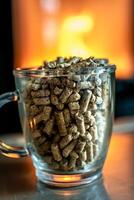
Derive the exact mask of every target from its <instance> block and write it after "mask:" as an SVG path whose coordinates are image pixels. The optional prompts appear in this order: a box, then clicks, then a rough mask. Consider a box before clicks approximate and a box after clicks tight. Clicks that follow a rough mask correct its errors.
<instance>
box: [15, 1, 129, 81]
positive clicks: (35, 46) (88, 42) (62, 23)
mask: <svg viewBox="0 0 134 200" xmlns="http://www.w3.org/2000/svg"><path fill="white" fill-rule="evenodd" d="M102 4H103V6H102ZM130 7H131V5H130V0H129V1H127V0H117V1H115V2H111V1H105V0H103V1H98V2H95V1H89V0H83V1H82V2H81V1H80V0H78V1H76V0H74V1H71V0H69V1H66V0H62V1H61V0H46V1H44V0H28V1H24V0H19V1H18V0H14V1H13V4H12V10H13V37H14V40H13V41H14V55H15V56H14V65H15V68H17V67H19V68H25V67H33V66H40V65H41V64H42V61H43V60H44V59H48V60H50V59H55V57H57V56H74V55H76V56H82V57H89V56H95V57H98V58H109V59H110V62H111V63H114V64H116V65H117V78H130V77H131V76H132V60H131V46H130V43H131V40H130V36H131V35H130V28H129V26H130V17H131V16H130V14H129V13H130Z"/></svg>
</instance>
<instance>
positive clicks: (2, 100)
mask: <svg viewBox="0 0 134 200" xmlns="http://www.w3.org/2000/svg"><path fill="white" fill-rule="evenodd" d="M18 100H19V92H18V91H17V90H16V91H14V92H7V93H4V94H2V95H0V108H1V107H2V106H3V105H5V104H6V103H9V102H12V101H18ZM0 153H1V154H2V155H4V156H7V157H10V158H20V157H24V156H28V151H27V150H26V149H25V148H24V147H20V146H18V147H15V146H9V145H7V144H5V143H4V142H3V141H2V140H0Z"/></svg>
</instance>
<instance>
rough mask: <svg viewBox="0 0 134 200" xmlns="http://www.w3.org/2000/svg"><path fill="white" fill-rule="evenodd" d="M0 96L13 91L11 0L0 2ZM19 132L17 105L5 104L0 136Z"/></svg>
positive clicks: (0, 119) (1, 116)
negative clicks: (5, 133)
mask: <svg viewBox="0 0 134 200" xmlns="http://www.w3.org/2000/svg"><path fill="white" fill-rule="evenodd" d="M0 27H1V29H0V94H2V93H4V92H7V91H13V90H14V89H15V86H14V79H13V75H12V70H13V48H12V47H13V46H12V24H11V0H6V1H5V0H1V1H0ZM19 130H20V123H19V118H18V111H17V104H16V103H11V104H7V105H6V106H4V107H3V108H2V109H1V110H0V134H1V133H4V132H14V131H19Z"/></svg>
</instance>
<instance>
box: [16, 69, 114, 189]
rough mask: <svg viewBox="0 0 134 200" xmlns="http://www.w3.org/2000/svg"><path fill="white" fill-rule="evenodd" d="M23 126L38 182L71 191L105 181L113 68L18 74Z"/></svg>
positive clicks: (111, 104)
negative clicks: (96, 181) (77, 187)
mask: <svg viewBox="0 0 134 200" xmlns="http://www.w3.org/2000/svg"><path fill="white" fill-rule="evenodd" d="M14 75H15V81H16V88H17V90H18V91H19V96H20V101H19V102H18V104H19V113H20V119H21V125H22V129H23V133H24V136H25V140H26V149H27V150H28V152H29V154H30V156H31V158H32V161H33V164H34V166H35V168H36V175H37V177H38V179H39V180H41V181H43V182H45V183H48V184H51V185H55V186H63V187H70V186H75V185H81V184H85V183H89V182H92V181H93V180H95V179H96V178H98V177H100V176H101V171H102V167H103V164H104V161H105V158H106V154H107V151H108V146H109V142H110V138H111V133H112V124H113V115H114V93H115V91H114V90H115V66H111V67H101V66H100V67H91V68H88V69H87V70H86V71H82V72H81V71H79V72H75V73H71V72H68V73H67V74H64V73H63V72H62V70H61V71H58V72H53V71H51V70H50V71H45V70H42V69H40V70H36V69H31V70H29V69H25V70H15V71H14Z"/></svg>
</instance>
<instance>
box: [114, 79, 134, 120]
mask: <svg viewBox="0 0 134 200" xmlns="http://www.w3.org/2000/svg"><path fill="white" fill-rule="evenodd" d="M132 115H134V78H133V79H130V80H117V81H116V101H115V117H120V116H132Z"/></svg>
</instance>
